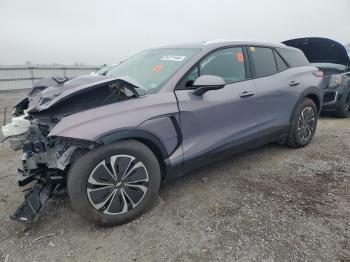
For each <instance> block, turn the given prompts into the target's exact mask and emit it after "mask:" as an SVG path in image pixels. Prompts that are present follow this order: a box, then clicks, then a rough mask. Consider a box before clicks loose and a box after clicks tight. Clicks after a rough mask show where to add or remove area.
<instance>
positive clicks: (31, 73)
mask: <svg viewBox="0 0 350 262" xmlns="http://www.w3.org/2000/svg"><path fill="white" fill-rule="evenodd" d="M29 70H30V75H31V77H32V83H33V85H34V70H33V67H32V66H31V67H29Z"/></svg>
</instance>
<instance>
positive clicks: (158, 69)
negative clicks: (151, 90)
mask: <svg viewBox="0 0 350 262" xmlns="http://www.w3.org/2000/svg"><path fill="white" fill-rule="evenodd" d="M163 68H164V65H162V64H159V65H156V66H155V67H153V68H152V71H153V72H155V73H160V72H161V71H162V70H163Z"/></svg>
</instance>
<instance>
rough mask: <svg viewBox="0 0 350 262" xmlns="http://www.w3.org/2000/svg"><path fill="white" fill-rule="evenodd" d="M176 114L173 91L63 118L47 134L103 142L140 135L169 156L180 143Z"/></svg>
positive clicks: (176, 108)
mask: <svg viewBox="0 0 350 262" xmlns="http://www.w3.org/2000/svg"><path fill="white" fill-rule="evenodd" d="M177 115H178V107H177V102H176V98H175V95H174V93H172V92H169V93H159V94H153V95H149V96H145V97H140V98H137V99H131V100H127V101H123V102H118V103H115V104H110V105H106V106H101V107H98V108H93V109H90V110H86V111H83V112H79V113H76V114H73V115H70V116H67V117H64V118H62V119H61V121H60V122H59V123H58V124H57V125H56V126H55V127H54V128H53V129H52V130H51V132H50V134H49V136H58V137H67V138H74V139H83V140H88V141H93V142H102V143H108V142H111V141H112V140H114V141H115V140H116V139H118V140H120V139H125V138H132V137H133V136H134V138H142V137H143V138H144V139H149V140H151V141H153V142H154V143H155V144H157V146H159V148H160V149H161V151H162V154H163V153H164V155H170V154H171V153H172V152H174V151H175V149H176V148H177V147H178V146H179V143H180V139H179V128H178V126H177V123H178V121H177V119H176V118H177ZM161 144H162V145H161Z"/></svg>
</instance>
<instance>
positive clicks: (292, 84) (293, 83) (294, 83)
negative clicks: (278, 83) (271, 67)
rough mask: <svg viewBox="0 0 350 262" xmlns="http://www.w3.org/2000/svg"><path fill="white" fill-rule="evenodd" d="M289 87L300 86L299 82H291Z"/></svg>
mask: <svg viewBox="0 0 350 262" xmlns="http://www.w3.org/2000/svg"><path fill="white" fill-rule="evenodd" d="M289 85H290V86H297V85H300V82H298V81H292V82H290V83H289Z"/></svg>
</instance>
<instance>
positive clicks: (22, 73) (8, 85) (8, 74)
mask: <svg viewBox="0 0 350 262" xmlns="http://www.w3.org/2000/svg"><path fill="white" fill-rule="evenodd" d="M99 69H100V67H98V66H80V67H75V66H70V67H68V66H67V67H50V66H45V67H44V66H28V67H26V66H6V67H5V66H0V90H15V89H26V88H31V87H32V85H33V83H34V82H35V81H36V80H38V79H42V78H45V77H52V76H56V77H64V76H66V77H75V76H80V75H88V74H90V73H91V72H94V71H97V70H99Z"/></svg>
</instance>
